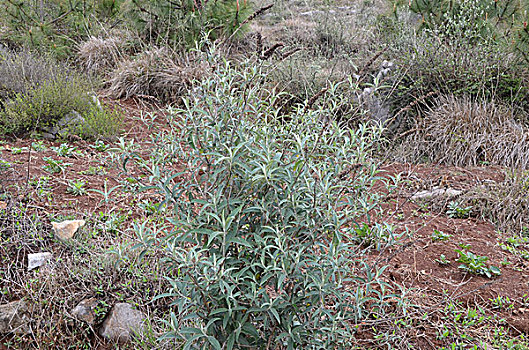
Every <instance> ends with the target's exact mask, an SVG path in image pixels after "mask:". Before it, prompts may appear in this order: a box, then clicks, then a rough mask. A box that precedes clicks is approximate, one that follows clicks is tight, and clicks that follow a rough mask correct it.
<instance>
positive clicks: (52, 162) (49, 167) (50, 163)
mask: <svg viewBox="0 0 529 350" xmlns="http://www.w3.org/2000/svg"><path fill="white" fill-rule="evenodd" d="M42 159H43V160H44V161H45V162H46V163H47V164H46V165H44V166H43V167H42V168H43V169H44V170H46V171H47V172H49V173H51V174H54V173H62V172H64V170H66V167H68V166H70V165H72V164H71V163H65V162H64V161H62V160H59V159H53V158H51V157H44V158H42Z"/></svg>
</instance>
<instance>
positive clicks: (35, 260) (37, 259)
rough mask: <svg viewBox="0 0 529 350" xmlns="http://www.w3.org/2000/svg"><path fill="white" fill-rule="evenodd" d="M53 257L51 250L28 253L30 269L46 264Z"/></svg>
mask: <svg viewBox="0 0 529 350" xmlns="http://www.w3.org/2000/svg"><path fill="white" fill-rule="evenodd" d="M51 257H52V255H51V253H49V252H44V253H34V254H28V271H31V270H33V269H36V268H37V267H40V266H42V265H44V264H46V263H47V262H48V260H50V259H51Z"/></svg>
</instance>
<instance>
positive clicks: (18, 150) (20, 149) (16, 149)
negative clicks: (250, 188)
mask: <svg viewBox="0 0 529 350" xmlns="http://www.w3.org/2000/svg"><path fill="white" fill-rule="evenodd" d="M27 150H28V148H27V147H13V148H11V153H13V154H21V153H22V152H26V151H27Z"/></svg>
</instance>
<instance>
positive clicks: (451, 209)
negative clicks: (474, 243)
mask: <svg viewBox="0 0 529 350" xmlns="http://www.w3.org/2000/svg"><path fill="white" fill-rule="evenodd" d="M471 211H472V206H468V207H461V206H460V204H459V203H458V202H456V201H451V202H450V203H449V204H448V210H447V211H446V214H447V215H448V216H449V217H451V218H456V219H467V218H468V217H469V216H470V213H471Z"/></svg>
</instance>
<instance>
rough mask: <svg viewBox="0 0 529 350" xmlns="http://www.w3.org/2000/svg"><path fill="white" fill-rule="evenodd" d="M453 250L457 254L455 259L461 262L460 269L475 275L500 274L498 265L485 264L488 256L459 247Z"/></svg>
mask: <svg viewBox="0 0 529 350" xmlns="http://www.w3.org/2000/svg"><path fill="white" fill-rule="evenodd" d="M455 251H456V253H458V254H459V258H458V259H457V261H458V262H460V263H461V265H459V268H460V269H461V270H464V271H467V272H470V273H473V274H476V275H482V276H487V277H488V278H491V277H492V276H499V275H501V271H500V269H499V268H498V267H496V266H492V265H491V266H487V264H486V262H487V260H489V258H488V257H486V256H480V255H477V254H474V253H472V252H469V251H464V250H460V249H456V250H455Z"/></svg>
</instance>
